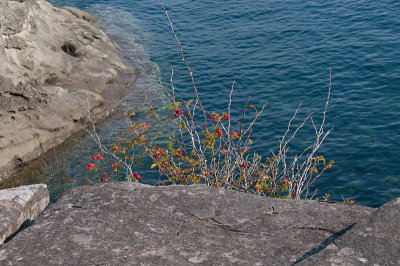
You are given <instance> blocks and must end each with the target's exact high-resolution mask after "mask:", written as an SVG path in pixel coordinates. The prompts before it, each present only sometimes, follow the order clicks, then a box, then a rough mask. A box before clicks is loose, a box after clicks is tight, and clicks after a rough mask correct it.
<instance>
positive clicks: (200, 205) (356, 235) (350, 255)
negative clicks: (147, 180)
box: [0, 183, 400, 265]
mask: <svg viewBox="0 0 400 266" xmlns="http://www.w3.org/2000/svg"><path fill="white" fill-rule="evenodd" d="M399 202H400V200H397V201H394V202H392V203H389V204H387V205H385V206H383V207H382V208H380V209H373V208H368V207H363V206H357V205H345V204H338V203H327V202H317V201H291V200H282V199H272V198H266V197H260V196H255V195H250V194H245V193H241V192H237V191H232V190H224V189H217V188H214V187H207V186H204V185H194V186H168V187H151V186H146V185H140V184H133V183H119V184H99V185H95V186H83V187H78V188H75V189H73V190H72V191H70V192H68V193H66V194H65V195H63V196H62V197H61V198H60V199H59V200H58V201H57V202H56V203H55V204H53V205H52V206H50V207H49V208H47V209H46V210H45V211H44V212H43V213H42V215H41V216H40V217H39V218H38V220H37V221H36V222H35V223H34V225H33V226H31V227H28V228H27V229H25V230H24V231H22V232H21V233H19V234H18V235H17V236H16V237H14V238H13V239H12V240H11V241H10V242H8V243H6V244H5V245H4V246H3V247H2V249H0V264H4V265H7V264H10V265H11V264H12V265H42V264H43V262H44V261H46V263H47V264H51V265H54V264H59V265H64V264H67V265H79V264H88V265H103V264H105V265H127V264H131V265H189V264H201V265H239V264H247V265H297V264H299V265H327V264H333V265H341V264H342V263H346V262H348V263H349V264H348V265H358V264H363V263H365V264H367V265H373V264H374V263H376V264H379V265H386V264H397V260H398V258H399V254H400V253H399V252H396V251H398V249H399V247H400V244H399V243H400V242H399V239H398V237H399V234H398V232H399V231H400V230H399V224H400V223H399V218H398V217H399Z"/></svg>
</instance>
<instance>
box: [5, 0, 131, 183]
mask: <svg viewBox="0 0 400 266" xmlns="http://www.w3.org/2000/svg"><path fill="white" fill-rule="evenodd" d="M92 19H93V18H92V17H91V16H90V15H89V14H87V13H86V12H81V11H79V10H77V9H74V8H63V9H61V8H56V7H54V6H52V5H51V4H50V3H48V2H46V1H44V0H25V1H12V0H0V62H1V63H0V125H1V127H0V181H1V180H2V179H3V178H5V177H7V176H9V174H10V172H11V170H12V169H14V168H16V167H18V166H19V165H21V164H24V163H25V162H27V161H30V160H32V159H34V158H36V157H37V156H38V155H40V154H42V153H44V152H45V151H47V150H49V149H50V148H52V147H54V146H56V145H57V144H59V143H60V142H62V141H63V140H65V139H66V138H67V137H68V136H70V135H72V134H73V133H75V132H77V131H78V130H80V129H82V126H83V125H85V124H86V123H87V122H88V111H89V110H90V111H91V113H92V118H93V120H94V121H99V120H100V119H102V118H104V117H105V116H106V115H108V110H110V108H109V107H108V105H107V104H105V102H106V101H105V99H104V98H111V99H113V97H114V98H115V99H117V98H119V97H121V96H123V95H124V94H126V92H127V89H128V86H127V82H126V81H127V76H128V72H129V71H130V70H129V69H128V68H127V66H126V65H125V64H124V62H123V61H122V58H121V55H120V52H119V48H118V46H117V45H116V44H115V43H114V42H113V41H112V40H111V39H110V38H109V37H107V35H106V34H105V33H104V32H102V31H101V30H100V29H98V27H97V26H95V25H94V24H92V23H90V21H91V20H92ZM94 88H97V89H98V90H100V91H102V92H104V95H105V96H104V95H99V94H97V93H95V92H94V91H93V89H94Z"/></svg>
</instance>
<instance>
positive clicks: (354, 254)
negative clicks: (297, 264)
mask: <svg viewBox="0 0 400 266" xmlns="http://www.w3.org/2000/svg"><path fill="white" fill-rule="evenodd" d="M322 262H329V263H330V264H331V265H357V264H365V265H400V198H398V199H396V200H394V201H391V202H389V203H387V204H385V205H383V206H381V207H380V208H379V209H378V210H377V211H376V212H374V213H373V214H372V215H370V216H369V217H367V218H366V219H363V220H362V221H361V222H360V223H358V224H356V225H355V226H354V228H352V230H351V231H349V232H348V234H346V237H342V238H339V239H338V240H337V241H335V243H334V244H332V245H331V246H330V248H329V249H327V251H326V252H321V253H320V254H317V255H316V256H314V257H312V258H311V260H310V263H311V264H314V265H321V263H322Z"/></svg>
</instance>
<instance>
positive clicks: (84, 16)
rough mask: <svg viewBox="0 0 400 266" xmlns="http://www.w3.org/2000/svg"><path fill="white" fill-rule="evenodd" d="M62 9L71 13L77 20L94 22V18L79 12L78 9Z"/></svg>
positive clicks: (65, 7)
mask: <svg viewBox="0 0 400 266" xmlns="http://www.w3.org/2000/svg"><path fill="white" fill-rule="evenodd" d="M61 8H62V9H65V10H67V11H69V12H71V14H72V15H74V16H76V17H77V18H81V19H84V20H86V21H89V22H93V20H94V18H93V16H92V15H90V14H89V13H87V12H85V11H82V10H79V9H76V8H74V7H70V6H63V7H61Z"/></svg>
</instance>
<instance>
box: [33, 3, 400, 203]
mask: <svg viewBox="0 0 400 266" xmlns="http://www.w3.org/2000/svg"><path fill="white" fill-rule="evenodd" d="M50 2H52V3H53V4H55V5H58V6H61V5H69V6H74V7H77V8H81V9H83V10H86V11H88V12H90V13H92V14H93V15H94V16H95V17H96V23H98V24H99V25H100V26H101V27H102V29H103V30H104V31H105V32H106V33H107V34H109V36H110V37H111V38H113V39H114V40H115V42H116V43H118V45H120V47H121V51H122V53H123V55H124V56H125V57H126V58H127V59H126V60H127V63H128V64H129V65H131V66H132V67H133V68H135V69H136V70H137V71H138V73H139V75H138V79H137V82H136V84H135V85H134V87H133V91H132V93H130V94H129V95H128V96H127V97H126V98H125V100H124V102H123V104H122V105H121V106H120V107H119V108H120V110H121V111H126V110H128V109H130V108H132V107H135V106H138V105H139V106H140V105H142V104H143V103H144V102H147V103H150V102H151V103H152V104H153V105H157V104H162V102H163V96H162V95H163V94H162V90H161V89H160V88H159V85H158V83H157V80H156V79H155V77H154V75H153V74H152V73H151V72H150V71H148V70H147V69H146V68H151V69H153V70H155V71H157V72H159V74H160V76H161V78H162V80H163V82H164V83H165V85H168V83H169V78H170V74H171V69H174V73H175V74H174V80H175V86H176V87H177V91H178V93H180V95H182V97H185V98H192V97H193V96H192V95H191V93H192V89H191V86H190V80H189V75H188V73H187V71H186V70H185V68H184V65H183V64H182V62H181V60H180V56H179V50H178V46H177V45H176V43H175V41H174V39H173V36H172V35H171V32H170V30H169V28H168V23H167V20H166V18H165V16H164V14H163V13H162V10H161V8H160V6H159V5H158V3H157V1H156V0H143V1H137V0H128V1H120V0H116V1H111V0H102V1H83V0H79V1H78V0H75V1H74V0H67V1H50ZM164 4H165V5H166V7H167V8H168V10H169V15H170V17H171V19H172V20H173V23H174V26H175V29H176V31H177V33H178V37H179V38H180V40H181V42H182V45H183V47H184V52H185V54H186V59H187V60H188V62H189V64H190V65H191V67H192V70H193V72H194V75H195V78H196V80H197V85H198V88H199V90H200V94H201V95H200V96H201V97H203V98H204V99H205V100H204V104H205V105H206V107H207V109H209V110H210V111H222V110H223V109H221V106H226V105H227V103H228V93H229V90H230V87H231V84H232V82H233V80H236V86H235V93H234V98H233V109H234V110H235V111H234V113H233V115H234V116H235V115H239V112H240V110H241V106H242V105H243V104H244V102H245V100H246V99H247V97H248V96H250V97H251V99H252V102H253V104H254V105H256V106H257V107H261V105H262V104H264V103H265V102H268V103H269V104H268V106H267V109H266V111H265V112H264V114H263V116H262V117H261V118H260V121H259V123H258V125H257V127H256V128H255V134H254V136H253V140H254V142H255V146H254V147H255V149H256V150H257V152H258V153H260V154H265V155H267V154H268V153H269V150H270V149H275V148H276V145H277V141H278V138H277V136H279V135H282V134H283V133H284V131H285V128H286V126H287V122H288V121H289V119H290V117H291V116H292V115H293V113H294V111H295V109H296V108H297V106H298V105H299V104H300V103H302V106H303V107H302V109H301V112H300V117H303V118H304V117H305V116H306V115H307V114H308V113H311V112H313V113H314V116H313V117H314V119H315V120H316V121H321V117H322V111H323V108H324V104H325V99H326V95H327V92H328V85H329V69H330V68H331V70H332V98H331V103H330V106H329V109H328V113H327V117H328V118H327V129H329V128H331V127H334V130H333V132H332V133H331V135H330V136H329V137H328V138H327V140H326V142H325V143H324V144H323V146H322V147H321V150H320V154H322V155H324V156H325V157H326V158H327V159H329V160H335V164H334V167H333V168H332V169H330V170H329V171H327V172H326V174H324V175H323V176H322V177H321V178H320V179H319V180H317V182H316V184H315V188H318V194H317V195H323V194H324V193H330V194H331V199H332V200H338V201H341V200H342V197H344V198H352V199H355V200H356V203H358V204H362V205H367V206H371V207H376V206H380V205H382V204H384V203H386V202H388V201H390V200H392V199H394V198H396V197H399V196H400V169H399V167H398V164H399V163H400V160H399V158H398V156H397V154H399V153H400V137H399V136H400V119H399V117H400V39H399V38H398V36H399V34H400V17H399V16H398V14H400V4H399V3H398V2H397V1H385V2H372V1H355V0H354V1H346V2H343V1H338V0H335V1H330V2H326V1H319V0H318V1H311V2H310V1H300V2H299V1H281V2H279V3H276V2H272V1H259V0H257V1H240V2H239V1H208V0H207V1H201V2H192V1H182V0H176V1H164ZM128 57H131V58H134V59H135V60H136V61H132V60H129V59H128ZM138 62H140V63H138ZM143 65H145V66H146V68H144V67H143ZM117 118H118V115H117V116H115V117H113V118H111V119H109V120H107V121H105V122H104V123H102V124H101V125H100V126H99V127H98V129H99V133H100V135H101V136H102V138H103V139H104V142H105V143H111V142H112V140H113V139H114V136H113V134H115V133H117V132H118V131H119V130H121V129H122V128H123V123H122V122H121V121H120V120H118V119H117ZM299 121H300V120H299ZM299 121H297V122H299ZM312 134H313V130H312V128H311V127H306V128H304V130H303V131H302V133H300V134H299V135H298V137H297V139H296V140H295V142H294V145H293V147H292V149H296V148H299V147H302V146H304V145H306V144H307V141H308V140H309V137H310V136H311V135H312ZM68 143H69V144H65V148H60V149H57V150H56V153H54V151H51V152H52V153H49V154H48V156H47V158H48V159H46V160H44V159H43V160H42V164H41V166H40V167H36V168H40V171H39V169H36V170H35V171H33V170H32V171H31V172H34V173H33V174H32V173H31V174H30V177H29V178H30V179H29V180H28V181H27V183H29V182H38V181H40V182H46V183H48V184H49V188H50V191H51V193H52V195H53V197H56V196H57V195H59V194H60V193H62V192H63V191H64V190H65V189H68V188H69V187H71V186H74V184H67V185H61V178H62V177H63V176H64V177H65V176H71V177H76V176H85V175H86V174H87V172H86V168H85V165H86V164H87V161H88V159H89V158H90V155H92V154H96V153H97V146H96V144H95V143H94V142H93V141H92V140H91V138H90V137H88V136H87V135H83V136H75V137H74V138H72V139H71V140H70V142H68ZM55 158H57V160H55ZM86 158H87V159H86ZM57 161H58V163H57ZM57 165H62V166H63V167H56V166H57ZM61 169H62V170H61ZM27 171H28V170H27ZM138 172H141V173H142V176H143V177H144V181H145V183H148V184H154V183H156V182H157V181H158V176H157V174H156V173H154V172H152V171H149V170H148V167H147V166H146V165H145V164H144V163H143V164H139V165H138ZM26 176H29V175H26Z"/></svg>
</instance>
